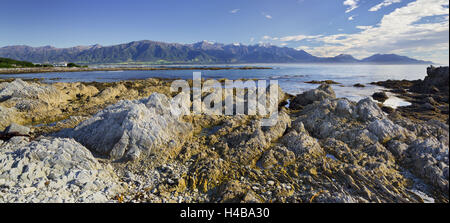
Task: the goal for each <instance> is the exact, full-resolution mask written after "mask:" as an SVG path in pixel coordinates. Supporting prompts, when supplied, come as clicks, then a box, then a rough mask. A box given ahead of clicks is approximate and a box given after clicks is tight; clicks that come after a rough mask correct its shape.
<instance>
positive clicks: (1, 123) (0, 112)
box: [0, 105, 20, 130]
mask: <svg viewBox="0 0 450 223" xmlns="http://www.w3.org/2000/svg"><path fill="white" fill-rule="evenodd" d="M19 120H20V118H19V117H17V112H16V109H14V108H5V107H3V106H1V105H0V130H1V129H4V128H6V127H7V126H8V125H10V124H11V123H13V122H17V121H19Z"/></svg>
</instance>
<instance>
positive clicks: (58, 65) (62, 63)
mask: <svg viewBox="0 0 450 223" xmlns="http://www.w3.org/2000/svg"><path fill="white" fill-rule="evenodd" d="M53 66H55V67H67V62H60V63H54V64H53Z"/></svg>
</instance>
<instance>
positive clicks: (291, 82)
mask: <svg viewBox="0 0 450 223" xmlns="http://www.w3.org/2000/svg"><path fill="white" fill-rule="evenodd" d="M193 66H195V65H193ZM210 66H228V65H210ZM235 66H237V65H235ZM239 66H263V67H272V68H273V69H261V70H199V71H198V72H201V74H202V77H203V78H214V79H220V78H228V79H231V80H235V79H240V78H249V79H260V80H278V83H279V84H280V86H281V88H282V89H283V90H284V91H285V92H288V93H290V94H298V93H301V92H303V91H305V90H309V89H313V88H316V87H317V86H318V85H317V84H308V83H305V82H306V81H312V80H316V81H322V80H333V81H335V82H339V83H340V84H338V85H333V88H334V90H335V92H336V95H337V97H346V98H348V99H350V100H352V101H358V100H360V99H362V98H365V97H368V96H370V95H372V94H373V93H374V92H375V91H380V90H382V89H383V88H382V87H378V86H373V85H370V84H369V83H370V82H374V81H383V80H388V79H392V80H402V79H406V80H417V79H423V78H424V77H425V76H426V68H427V66H428V65H366V64H263V65H261V64H245V65H239ZM193 72H195V70H155V71H91V72H67V73H35V74H14V75H0V78H10V77H14V78H44V81H45V82H76V81H80V82H91V81H98V82H112V81H119V80H133V79H146V78H150V77H160V78H177V79H180V78H181V79H192V73H193ZM356 83H361V84H364V85H366V87H365V88H356V87H353V85H354V84H356ZM408 104H409V103H408V102H405V101H403V100H402V99H400V98H397V97H394V96H392V95H391V97H390V98H389V99H388V100H387V101H386V102H385V105H388V106H391V107H398V106H406V105H408Z"/></svg>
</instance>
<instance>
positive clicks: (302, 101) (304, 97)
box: [289, 84, 336, 109]
mask: <svg viewBox="0 0 450 223" xmlns="http://www.w3.org/2000/svg"><path fill="white" fill-rule="evenodd" d="M334 98H336V94H335V93H334V90H333V88H331V86H330V85H327V84H322V85H320V86H319V87H318V88H316V89H312V90H309V91H306V92H303V93H302V94H298V95H297V96H295V98H294V99H293V100H292V101H291V103H290V105H289V108H290V109H300V108H302V107H303V106H306V105H308V104H311V103H313V102H315V101H322V100H325V99H334Z"/></svg>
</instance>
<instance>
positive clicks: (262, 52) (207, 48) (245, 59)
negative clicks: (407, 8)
mask: <svg viewBox="0 0 450 223" xmlns="http://www.w3.org/2000/svg"><path fill="white" fill-rule="evenodd" d="M0 57H6V58H11V59H16V60H25V61H31V62H34V63H57V62H74V63H80V64H99V63H153V64H188V63H189V64H213V63H216V64H217V63H379V64H431V63H432V62H431V61H423V60H416V59H413V58H409V57H406V56H399V55H396V54H375V55H373V56H370V57H367V58H364V59H361V60H358V59H356V58H354V57H353V56H351V55H347V54H341V55H338V56H335V57H317V56H313V55H311V54H309V53H307V52H306V51H304V50H296V49H293V48H288V47H278V46H274V45H269V44H257V45H243V44H239V43H235V44H221V43H212V42H208V41H202V42H198V43H194V44H178V43H165V42H157V41H150V40H142V41H133V42H130V43H125V44H118V45H112V46H101V45H98V44H96V45H92V46H76V47H70V48H55V47H52V46H44V47H31V46H25V45H16V46H6V47H1V48H0Z"/></svg>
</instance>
